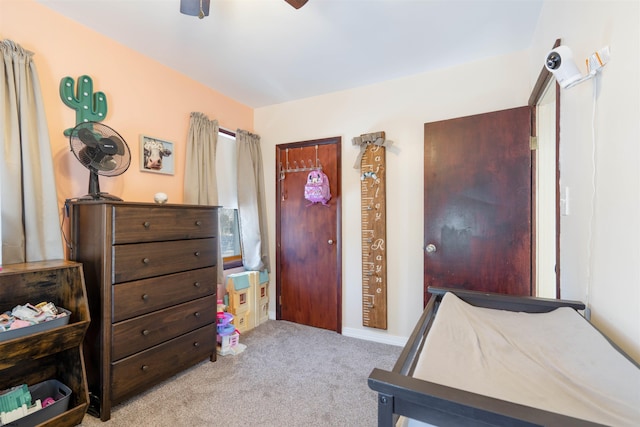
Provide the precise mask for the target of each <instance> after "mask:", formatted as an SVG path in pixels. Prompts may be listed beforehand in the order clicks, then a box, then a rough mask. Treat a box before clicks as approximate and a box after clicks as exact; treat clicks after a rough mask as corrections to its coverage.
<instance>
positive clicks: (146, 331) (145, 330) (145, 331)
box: [142, 329, 151, 337]
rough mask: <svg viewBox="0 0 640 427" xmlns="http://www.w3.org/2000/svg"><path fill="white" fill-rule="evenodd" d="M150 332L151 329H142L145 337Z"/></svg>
mask: <svg viewBox="0 0 640 427" xmlns="http://www.w3.org/2000/svg"><path fill="white" fill-rule="evenodd" d="M150 333H151V331H149V330H148V329H143V330H142V335H144V336H145V337H146V336H147V335H149V334H150Z"/></svg>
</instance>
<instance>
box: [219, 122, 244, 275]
mask: <svg viewBox="0 0 640 427" xmlns="http://www.w3.org/2000/svg"><path fill="white" fill-rule="evenodd" d="M237 164H238V161H237V152H236V138H235V135H233V134H232V133H231V132H228V131H223V130H221V131H220V132H219V133H218V145H217V148H216V179H217V181H218V203H219V204H220V206H221V208H220V209H219V210H218V229H219V235H220V250H221V252H222V261H223V263H224V269H225V270H226V269H229V268H234V267H240V266H241V265H242V248H241V246H240V227H239V223H238V185H237V172H236V166H237Z"/></svg>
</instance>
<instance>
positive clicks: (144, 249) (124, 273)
mask: <svg viewBox="0 0 640 427" xmlns="http://www.w3.org/2000/svg"><path fill="white" fill-rule="evenodd" d="M216 245H217V242H216V239H215V238H210V239H195V240H177V241H172V242H154V243H137V244H130V245H117V246H114V247H113V283H121V282H128V281H131V280H138V279H144V278H146V277H154V276H161V275H163V274H170V273H177V272H180V271H187V270H193V269H196V268H204V267H211V266H214V265H215V264H216V251H217V247H216Z"/></svg>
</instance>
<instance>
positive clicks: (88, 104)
mask: <svg viewBox="0 0 640 427" xmlns="http://www.w3.org/2000/svg"><path fill="white" fill-rule="evenodd" d="M60 98H62V102H64V103H65V104H66V105H67V106H68V107H71V108H73V109H74V110H76V125H78V124H80V123H84V122H90V121H92V122H100V121H102V120H104V118H105V117H106V116H107V96H106V95H105V94H104V92H96V93H93V80H91V77H89V76H80V77H79V78H78V90H77V93H76V91H75V90H74V81H73V79H72V78H71V77H64V78H63V79H62V80H60ZM72 130H73V128H69V129H65V131H64V134H65V135H66V136H69V135H70V134H71V131H72Z"/></svg>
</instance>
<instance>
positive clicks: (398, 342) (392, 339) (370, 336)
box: [269, 311, 409, 347]
mask: <svg viewBox="0 0 640 427" xmlns="http://www.w3.org/2000/svg"><path fill="white" fill-rule="evenodd" d="M269 319H270V320H276V312H275V311H269ZM342 335H344V336H345V337H351V338H359V339H361V340H367V341H373V342H379V343H381V344H390V345H395V346H397V347H404V345H405V344H406V343H407V340H408V339H409V337H399V336H397V335H387V334H382V333H380V332H374V331H365V330H363V329H356V328H342Z"/></svg>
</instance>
